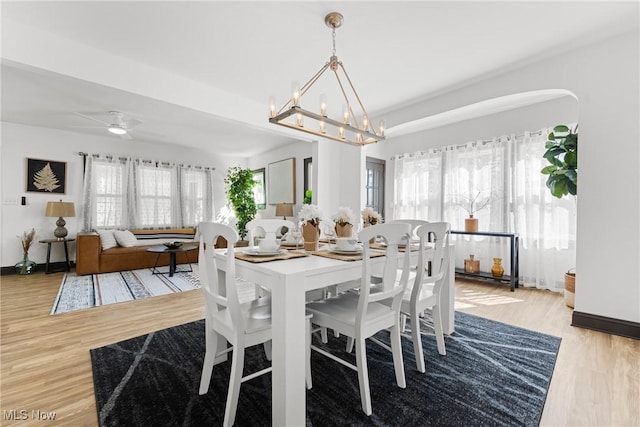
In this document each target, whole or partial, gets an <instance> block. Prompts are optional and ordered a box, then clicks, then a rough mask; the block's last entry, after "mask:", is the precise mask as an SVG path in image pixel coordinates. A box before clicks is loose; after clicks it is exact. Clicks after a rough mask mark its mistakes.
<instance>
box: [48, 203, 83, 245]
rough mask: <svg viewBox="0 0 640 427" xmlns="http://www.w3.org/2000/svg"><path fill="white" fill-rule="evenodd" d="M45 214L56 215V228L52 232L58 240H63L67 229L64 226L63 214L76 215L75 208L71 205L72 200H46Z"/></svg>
mask: <svg viewBox="0 0 640 427" xmlns="http://www.w3.org/2000/svg"><path fill="white" fill-rule="evenodd" d="M44 214H45V216H53V217H58V220H57V221H56V225H57V227H56V229H55V231H54V232H53V235H54V236H56V237H57V238H58V240H64V239H65V238H66V237H67V234H68V232H67V229H66V228H64V226H65V225H66V224H67V223H66V222H65V221H64V218H62V217H64V216H76V209H75V207H74V206H73V202H63V201H62V200H60V201H59V202H47V210H46V211H45V213H44Z"/></svg>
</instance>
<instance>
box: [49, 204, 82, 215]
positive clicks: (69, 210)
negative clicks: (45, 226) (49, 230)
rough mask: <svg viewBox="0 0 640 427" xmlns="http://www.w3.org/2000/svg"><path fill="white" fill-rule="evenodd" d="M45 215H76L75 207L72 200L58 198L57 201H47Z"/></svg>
mask: <svg viewBox="0 0 640 427" xmlns="http://www.w3.org/2000/svg"><path fill="white" fill-rule="evenodd" d="M45 216H53V217H61V216H62V217H65V216H66V217H70V216H76V209H75V207H74V205H73V202H63V201H62V200H60V201H59V202H47V210H46V212H45Z"/></svg>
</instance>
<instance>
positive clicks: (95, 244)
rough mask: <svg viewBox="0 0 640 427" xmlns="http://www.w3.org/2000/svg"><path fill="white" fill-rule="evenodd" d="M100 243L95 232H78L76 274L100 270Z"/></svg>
mask: <svg viewBox="0 0 640 427" xmlns="http://www.w3.org/2000/svg"><path fill="white" fill-rule="evenodd" d="M100 252H102V245H101V243H100V235H98V234H97V233H78V236H77V239H76V274H78V275H83V274H96V273H99V272H100Z"/></svg>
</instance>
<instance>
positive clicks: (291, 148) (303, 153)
mask: <svg viewBox="0 0 640 427" xmlns="http://www.w3.org/2000/svg"><path fill="white" fill-rule="evenodd" d="M291 157H293V158H295V159H296V190H295V193H296V203H295V205H294V214H295V215H296V216H297V214H298V210H299V209H300V206H301V205H302V200H303V199H304V191H305V188H304V159H306V158H308V157H313V144H312V143H308V142H297V143H294V144H289V145H286V146H284V147H281V148H278V149H277V150H273V151H269V152H267V153H263V154H260V155H257V156H254V157H251V158H249V159H247V167H248V168H249V169H251V170H255V169H261V168H264V169H265V181H266V182H265V185H266V187H267V189H268V188H269V184H268V182H269V163H273V162H278V161H280V160H284V159H289V158H291ZM267 202H268V195H267ZM275 209H276V208H275V205H269V204H267V208H266V209H261V210H259V211H258V215H257V217H258V218H275ZM287 219H290V218H287Z"/></svg>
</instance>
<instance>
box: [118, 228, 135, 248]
mask: <svg viewBox="0 0 640 427" xmlns="http://www.w3.org/2000/svg"><path fill="white" fill-rule="evenodd" d="M113 237H115V238H116V242H118V245H120V246H122V247H123V248H130V247H132V246H136V245H137V244H138V239H136V236H134V235H133V233H132V232H131V231H129V230H116V231H114V232H113Z"/></svg>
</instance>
